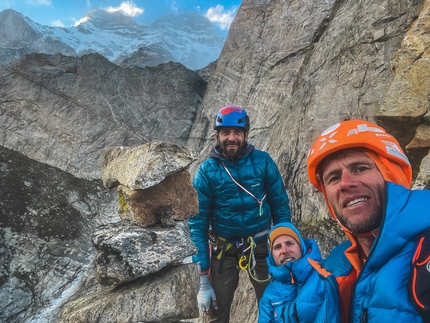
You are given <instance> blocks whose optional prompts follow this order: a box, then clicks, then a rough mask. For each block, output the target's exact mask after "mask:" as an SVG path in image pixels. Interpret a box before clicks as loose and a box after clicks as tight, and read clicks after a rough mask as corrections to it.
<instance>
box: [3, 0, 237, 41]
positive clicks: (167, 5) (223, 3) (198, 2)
mask: <svg viewBox="0 0 430 323" xmlns="http://www.w3.org/2000/svg"><path fill="white" fill-rule="evenodd" d="M241 2H242V0H133V1H123V0H0V11H3V10H5V9H13V10H15V11H18V12H20V13H22V14H23V15H24V16H28V17H29V18H30V19H31V20H33V21H35V22H37V23H39V24H42V25H47V26H61V27H70V26H73V25H75V24H76V23H78V22H79V21H80V20H81V19H83V18H84V17H85V15H86V14H87V13H88V12H89V11H90V10H95V9H100V8H104V9H107V10H112V11H115V10H121V11H122V12H124V13H126V14H128V15H129V16H132V17H133V19H134V20H136V21H137V22H138V23H140V24H150V23H151V22H153V21H154V20H156V19H158V18H160V17H161V16H163V15H164V14H166V13H169V12H170V13H183V12H187V11H190V10H194V11H197V12H198V13H199V14H201V15H203V16H205V17H207V18H208V19H209V20H211V21H212V22H213V24H214V28H215V31H216V32H219V33H221V34H222V35H223V36H226V35H227V32H228V29H229V27H230V24H231V22H232V20H233V18H234V16H235V15H236V13H237V10H238V9H239V6H240V4H241Z"/></svg>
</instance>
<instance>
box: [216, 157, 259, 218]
mask: <svg viewBox="0 0 430 323" xmlns="http://www.w3.org/2000/svg"><path fill="white" fill-rule="evenodd" d="M221 164H222V166H223V167H224V169H225V171H226V172H227V174H228V176H230V178H231V180H232V181H233V182H234V183H235V184H236V185H237V186H239V187H240V188H241V189H242V190H244V191H245V192H246V193H247V194H249V195H250V196H251V197H252V198H253V199H254V200H256V201H257V203H258V205H259V206H260V212H259V216H262V215H263V201H264V200H265V199H266V194H264V196H263V198H262V199H261V200H259V199H258V198H256V197H255V195H254V194H252V193H251V192H250V191H248V190H247V189H246V188H245V187H243V186H242V185H240V183H239V182H238V181H236V180H235V179H234V177H233V176H232V175H231V173H230V171H229V170H228V168H227V167H226V166H225V165H224V163H223V162H222V161H221Z"/></svg>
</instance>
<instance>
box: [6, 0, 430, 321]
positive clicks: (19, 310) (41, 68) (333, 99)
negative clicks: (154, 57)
mask: <svg viewBox="0 0 430 323" xmlns="http://www.w3.org/2000/svg"><path fill="white" fill-rule="evenodd" d="M429 17H430V1H428V0H393V1H389V2H387V1H383V0H373V1H370V0H357V1H345V0H337V1H336V0H331V1H321V0H306V1H304V0H287V1H280V0H275V1H269V0H258V1H255V0H244V1H243V3H242V5H241V7H240V9H239V11H238V13H237V16H236V18H235V20H234V22H233V24H232V25H231V29H230V32H229V35H228V37H227V40H226V42H225V45H224V47H223V50H222V51H221V54H220V56H219V58H218V60H217V61H216V63H215V64H214V66H213V69H212V72H211V73H210V77H209V82H208V83H206V82H205V80H204V79H203V78H202V77H201V75H199V73H197V72H193V71H189V70H188V69H186V68H184V67H183V66H181V65H179V64H174V63H168V64H162V65H159V66H157V67H151V68H149V67H145V68H141V67H130V68H125V67H119V66H116V65H113V64H112V63H110V62H109V61H107V60H105V59H104V58H103V57H101V56H99V55H94V54H93V55H88V56H83V57H81V58H74V57H67V56H62V55H53V56H52V55H39V54H32V55H29V56H24V57H22V58H21V59H20V60H17V61H14V62H12V63H11V64H9V65H7V66H4V67H2V68H0V109H1V110H0V124H1V125H2V132H1V135H0V143H1V146H2V147H3V148H2V149H3V150H2V159H1V165H0V166H1V168H0V169H1V171H2V173H1V175H2V177H1V178H2V182H1V183H2V185H3V186H2V199H1V200H2V202H1V204H0V206H1V218H0V220H1V226H0V230H1V231H0V233H1V235H2V237H4V239H2V243H3V245H2V253H0V256H1V257H2V260H4V261H2V262H1V263H2V267H0V270H1V272H0V278H1V280H0V296H1V298H2V299H6V300H8V301H7V302H2V306H3V308H2V311H1V312H2V314H1V315H3V317H2V319H3V320H4V321H5V322H18V321H19V322H33V321H34V322H36V321H37V319H36V318H37V317H45V318H46V320H45V321H46V322H56V319H57V318H58V314H59V311H60V310H59V309H60V307H61V306H63V308H65V307H66V308H67V306H71V305H70V304H69V305H67V301H68V300H69V299H73V293H72V291H73V290H75V289H73V288H67V289H64V290H63V293H60V292H59V293H58V294H55V293H52V294H49V293H45V294H44V295H45V298H42V299H43V300H44V301H43V302H41V301H37V299H40V293H42V292H41V291H42V290H43V288H45V290H48V291H51V292H52V291H53V287H55V288H58V286H66V285H67V284H68V285H67V286H69V285H73V286H75V285H77V284H79V282H80V281H82V276H84V274H83V273H84V272H85V275H90V273H91V272H92V271H91V270H87V267H90V262H91V260H92V259H94V256H95V249H94V246H92V243H91V241H90V238H89V236H90V235H91V233H93V232H95V230H96V228H97V227H98V226H99V225H100V224H103V225H107V224H110V223H112V222H115V221H119V216H118V214H117V211H116V208H115V205H116V192H112V190H108V189H106V188H104V187H103V185H102V181H101V173H100V169H101V168H100V167H101V166H100V165H101V158H102V155H103V151H104V150H105V149H107V148H108V147H111V146H137V145H140V144H143V143H145V142H151V141H154V140H166V139H169V140H171V141H174V142H176V143H178V144H180V145H185V146H187V147H188V148H190V149H191V150H192V151H195V152H197V153H198V160H197V161H196V162H195V163H193V164H191V167H190V173H191V175H192V174H193V172H194V171H195V170H196V168H197V166H198V164H199V162H201V161H202V160H203V159H205V158H206V157H207V154H208V151H209V149H210V147H211V146H212V145H213V142H214V140H213V130H212V122H213V116H214V115H215V113H216V111H217V110H218V109H219V108H220V107H222V106H224V105H226V104H238V105H242V106H243V107H245V108H246V109H247V111H248V112H249V114H250V118H251V133H250V141H251V142H252V143H253V144H254V145H256V146H257V147H258V148H259V149H264V150H266V151H268V152H269V153H270V154H271V155H272V156H273V157H274V159H275V161H276V162H277V164H278V166H279V168H280V170H281V173H282V175H283V178H284V181H285V184H286V188H287V192H288V194H289V196H290V199H291V208H292V214H293V221H294V222H295V223H296V224H298V226H299V227H300V228H301V229H302V230H303V232H304V235H306V236H311V237H314V238H315V239H317V240H318V242H319V243H320V245H321V246H322V249H323V251H324V252H327V251H328V250H329V249H330V248H331V247H332V246H333V245H334V244H335V243H337V242H339V241H341V240H342V239H343V235H342V233H341V232H339V231H338V229H337V225H336V224H334V223H333V222H332V221H331V220H330V219H329V217H328V215H327V212H326V211H325V207H324V203H323V200H322V198H321V196H320V195H319V194H318V193H317V192H316V191H315V189H313V188H312V187H311V186H310V185H309V184H308V180H307V175H306V155H307V151H308V149H309V145H310V143H311V142H312V141H313V140H314V139H315V137H316V136H317V135H318V134H319V133H321V132H322V131H323V130H324V129H325V128H327V127H328V126H330V125H332V124H333V123H335V122H337V121H340V120H345V119H354V118H363V119H367V120H371V121H376V122H377V123H379V124H380V125H382V126H384V127H386V129H387V130H388V132H390V133H393V134H394V135H396V136H397V138H398V139H399V140H400V143H401V144H402V147H403V148H404V149H405V150H406V152H407V154H408V156H409V157H410V160H411V162H412V165H413V168H414V178H415V186H414V187H415V188H420V189H421V188H428V186H429V185H428V179H429V169H430V164H429V159H430V157H429V156H428V152H429V147H430V146H429V145H430V130H429V124H430V119H429V116H428V96H429V94H430V93H429V92H430V90H429V89H430V86H429V84H428V82H430V81H429V80H430V78H429V77H428V74H429V73H430V65H429V53H428V48H429V44H430V39H429V36H428V29H429V26H430V24H429V22H430V20H429V19H430V18H429ZM204 74H205V75H209V73H208V72H207V71H205V73H204ZM184 80H185V81H184ZM24 161H25V163H24ZM19 165H28V167H21V168H20V167H18V166H19ZM26 170H27V172H26ZM36 175H37V180H36V179H32V178H33V177H32V176H36ZM45 177H47V178H48V180H45V181H43V179H44V178H45ZM29 179H30V180H29ZM49 179H51V180H49ZM60 183H63V184H60ZM64 183H67V185H64ZM12 184H14V185H12ZM35 188H37V190H36V189H35ZM63 190H64V191H65V192H66V194H64V195H63V193H62V194H60V192H62V191H63ZM38 191H40V193H39V194H41V195H40V198H38V199H37V198H34V196H35V194H37V192H38ZM49 192H56V193H57V194H48V193H49ZM73 192H74V193H73ZM44 194H45V195H44ZM53 195H55V196H58V201H51V200H49V199H50V198H53ZM21 200H22V201H24V203H23V204H20V203H19V201H21ZM42 201H48V202H49V203H48V202H47V203H45V204H43V203H42ZM63 210H65V211H64V212H63ZM54 215H55V216H54ZM62 216H64V218H65V219H68V218H70V219H71V220H69V221H71V222H72V223H74V224H75V226H74V227H72V228H75V229H74V230H72V232H73V236H74V237H75V236H76V237H79V238H78V239H77V240H76V239H75V240H73V244H71V243H72V242H71V241H70V239H71V238H70V237H71V236H70V235H69V233H67V232H68V231H69V230H65V229H64V228H63V227H62V222H61V221H60V220H58V218H60V219H62ZM49 219H52V220H51V221H54V220H56V221H57V222H55V223H56V225H55V226H52V227H49V228H50V230H43V228H44V227H45V226H43V225H40V224H38V223H42V222H40V221H42V220H49ZM73 219H77V220H76V221H74V222H73ZM36 220H37V221H36ZM34 221H36V222H34ZM65 223H68V222H64V224H65ZM52 231H54V232H52ZM56 231H58V232H59V233H58V234H57V233H55V232H56ZM66 233H67V234H66ZM55 234H56V235H58V237H57V236H55ZM38 235H39V236H38ZM52 235H54V236H55V239H58V240H55V239H54V238H53V237H52ZM35 236H36V237H37V240H34V241H36V242H37V243H35V242H33V245H34V246H32V247H30V246H29V244H26V243H25V241H26V238H27V237H32V239H36V238H34V237H35ZM32 241H33V240H32ZM50 241H51V242H52V241H54V242H55V246H57V247H58V246H59V245H64V246H66V247H68V248H69V249H68V252H71V253H72V254H73V255H75V256H74V258H72V259H74V261H70V260H68V261H69V262H68V264H69V265H68V266H69V267H70V266H72V267H70V268H72V269H70V270H69V271H67V273H68V276H67V277H68V278H67V281H66V282H63V284H61V282H60V281H59V280H60V277H63V276H62V272H61V270H59V268H64V266H63V265H62V261H65V257H63V255H64V253H63V252H59V251H56V250H55V249H54V250H53V249H52V248H53V246H52V245H51V244H49V242H50ZM76 244H79V246H84V248H85V249H84V250H86V251H85V252H82V251H81V252H80V253H79V252H78V251H77V250H81V247H79V246H78V247H77V245H76ZM32 250H37V252H38V254H37V255H38V256H39V258H42V259H45V261H37V257H36V258H35V257H31V255H32V254H34V252H32ZM53 254H55V255H58V257H56V258H51V256H52V255H53ZM49 255H50V256H49ZM77 255H79V257H78V256H77ZM28 259H31V260H32V261H33V262H31V263H32V266H28V265H27V264H28ZM52 259H55V260H56V261H53V260H52ZM47 260H49V261H47ZM69 267H67V268H69ZM41 268H43V271H41ZM180 268H182V267H180ZM184 268H185V267H184ZM176 269H177V268H176ZM189 270H190V272H192V270H194V269H189ZM38 272H44V273H46V272H48V273H51V274H50V276H43V275H40V276H38V275H37V273H38ZM74 273H75V274H74ZM79 273H81V274H79ZM163 273H164V272H162V274H163ZM178 275H179V276H180V277H183V276H181V275H182V274H178ZM90 276H91V275H90ZM179 276H176V277H179ZM185 276H186V275H185ZM47 277H53V278H52V279H49V278H47ZM85 277H87V276H85ZM87 279H89V278H87ZM181 279H182V278H181ZM54 281H55V282H56V283H55V284H54V283H53V282H54ZM49 283H51V285H50V284H49ZM193 283H195V282H193V281H191V280H190V284H193ZM129 284H133V282H131V283H129ZM91 286H95V285H94V284H91ZM127 286H129V287H130V286H131V285H127ZM36 287H37V288H36ZM241 287H242V288H241V289H240V290H238V292H237V294H236V298H235V303H234V310H233V314H232V315H233V320H232V321H233V322H255V320H256V315H257V310H256V307H255V303H254V302H253V299H254V296H253V292H252V289H251V287H250V286H249V285H247V284H241ZM12 291H13V292H12ZM75 291H76V290H75ZM116 291H117V292H118V293H122V292H124V294H123V295H124V297H130V298H133V297H134V296H135V295H136V294H134V293H128V294H127V290H126V289H122V288H119V289H118V290H116ZM127 295H128V296H127ZM24 296H25V297H24ZM38 297H39V298H38ZM18 299H20V300H24V301H22V302H17V301H16V300H18ZM124 299H126V298H123V300H124ZM48 303H49V304H48ZM54 303H55V306H56V307H55V306H52V304H54ZM130 303H132V301H130ZM3 304H4V305H3ZM58 304H60V305H58ZM121 304H122V306H125V305H124V304H125V303H121ZM18 305H19V306H18ZM72 305H73V306H75V304H72ZM130 306H132V305H130ZM69 308H70V307H69ZM105 311H107V312H106V313H104V314H106V315H108V314H109V312H108V311H109V308H108V307H106V308H105ZM48 313H49V315H48ZM111 313H114V312H113V311H112V312H111ZM190 313H192V311H189V312H188V314H190ZM63 315H64V312H63ZM18 318H19V319H18ZM176 318H177V317H176ZM63 319H64V320H65V321H66V320H67V317H66V318H64V316H63ZM122 321H124V322H136V320H135V319H134V318H133V317H131V316H129V317H123V318H122ZM193 321H195V322H204V318H198V319H195V320H193ZM41 322H43V321H41ZM88 322H92V321H91V320H88Z"/></svg>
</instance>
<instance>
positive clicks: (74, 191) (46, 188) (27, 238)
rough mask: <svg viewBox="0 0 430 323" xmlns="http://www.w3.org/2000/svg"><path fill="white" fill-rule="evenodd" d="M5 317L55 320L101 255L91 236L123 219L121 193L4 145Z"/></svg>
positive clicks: (0, 294) (0, 274)
mask: <svg viewBox="0 0 430 323" xmlns="http://www.w3.org/2000/svg"><path fill="white" fill-rule="evenodd" d="M0 176H1V180H0V192H1V193H0V195H1V198H0V250H1V251H0V264H1V265H0V299H1V302H0V303H1V305H0V307H1V310H0V321H1V322H23V323H24V322H25V323H30V322H35V321H36V318H37V320H39V321H40V322H55V321H56V316H57V315H58V304H57V303H58V300H61V299H63V298H68V297H70V296H71V295H73V294H74V293H75V292H76V290H77V284H78V282H79V281H80V280H82V279H83V278H84V277H85V276H86V270H87V267H88V266H90V263H91V259H92V258H94V256H95V249H94V247H93V246H92V243H91V240H90V237H91V235H92V234H93V233H94V231H95V230H96V228H97V227H98V226H100V225H102V224H106V223H111V222H114V221H118V217H117V216H113V213H114V212H115V209H116V201H115V194H112V193H110V192H109V191H107V190H104V189H103V184H102V181H101V180H100V179H99V180H94V181H86V180H82V179H78V178H76V177H74V176H72V175H71V174H69V173H67V172H64V171H61V170H59V169H56V168H54V167H51V166H48V165H46V164H43V163H39V162H36V161H34V160H32V159H30V158H28V157H26V156H23V155H22V154H20V153H18V152H16V151H12V150H9V149H7V148H4V147H0Z"/></svg>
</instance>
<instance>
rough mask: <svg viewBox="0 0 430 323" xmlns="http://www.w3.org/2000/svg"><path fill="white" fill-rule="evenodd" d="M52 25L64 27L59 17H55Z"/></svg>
mask: <svg viewBox="0 0 430 323" xmlns="http://www.w3.org/2000/svg"><path fill="white" fill-rule="evenodd" d="M52 26H54V27H65V26H64V24H63V23H62V22H61V20H60V19H56V20H54V21H53V22H52Z"/></svg>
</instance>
